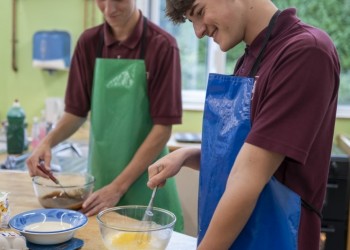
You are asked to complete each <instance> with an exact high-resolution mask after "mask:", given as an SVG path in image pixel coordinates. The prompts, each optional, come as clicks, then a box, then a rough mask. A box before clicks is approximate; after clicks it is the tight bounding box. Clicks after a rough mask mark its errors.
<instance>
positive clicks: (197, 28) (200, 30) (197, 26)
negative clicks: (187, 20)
mask: <svg viewBox="0 0 350 250" xmlns="http://www.w3.org/2000/svg"><path fill="white" fill-rule="evenodd" d="M193 29H194V32H195V33H196V36H197V37H198V38H203V37H204V36H205V35H206V26H205V25H204V24H203V23H201V22H193Z"/></svg>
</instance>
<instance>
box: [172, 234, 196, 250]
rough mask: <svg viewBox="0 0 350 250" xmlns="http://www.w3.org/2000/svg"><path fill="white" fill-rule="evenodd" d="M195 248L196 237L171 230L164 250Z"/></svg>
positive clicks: (191, 249)
mask: <svg viewBox="0 0 350 250" xmlns="http://www.w3.org/2000/svg"><path fill="white" fill-rule="evenodd" d="M195 249H197V239H196V238H194V237H192V236H188V235H185V234H181V233H178V232H173V235H172V236H171V239H170V242H169V245H168V247H167V248H166V250H195Z"/></svg>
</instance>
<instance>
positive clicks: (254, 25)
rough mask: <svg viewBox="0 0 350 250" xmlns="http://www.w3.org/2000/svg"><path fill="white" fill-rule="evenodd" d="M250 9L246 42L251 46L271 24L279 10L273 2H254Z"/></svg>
mask: <svg viewBox="0 0 350 250" xmlns="http://www.w3.org/2000/svg"><path fill="white" fill-rule="evenodd" d="M252 2H253V4H252V6H251V7H250V9H249V14H248V25H247V30H246V35H245V38H244V42H245V43H246V44H248V45H250V44H251V43H252V42H253V41H254V39H255V38H256V37H257V36H258V35H259V33H260V32H261V31H263V30H264V29H265V28H266V27H267V26H268V25H269V23H270V20H271V18H272V16H273V15H274V14H275V12H276V11H277V10H278V9H277V7H276V6H275V5H274V4H273V3H272V2H271V1H252Z"/></svg>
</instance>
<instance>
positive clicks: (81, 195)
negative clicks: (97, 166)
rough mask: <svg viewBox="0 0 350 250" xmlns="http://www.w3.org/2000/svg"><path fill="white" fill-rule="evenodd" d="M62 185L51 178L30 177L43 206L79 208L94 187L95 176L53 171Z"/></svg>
mask: <svg viewBox="0 0 350 250" xmlns="http://www.w3.org/2000/svg"><path fill="white" fill-rule="evenodd" d="M54 176H55V177H56V178H57V180H58V181H59V182H60V184H61V185H62V186H63V188H62V187H61V186H60V185H58V184H55V183H54V182H53V181H52V180H51V179H46V178H43V177H40V176H35V177H33V179H32V183H33V187H34V192H35V195H36V197H37V198H38V200H39V202H40V204H41V205H42V206H43V207H45V208H66V209H72V210H79V209H80V208H81V206H82V204H83V202H84V201H85V200H86V199H87V197H88V196H89V195H90V194H91V193H92V191H93V189H94V183H95V178H94V177H93V176H92V175H90V174H88V173H57V174H56V173H55V174H54Z"/></svg>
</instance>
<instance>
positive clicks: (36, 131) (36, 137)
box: [31, 116, 40, 149]
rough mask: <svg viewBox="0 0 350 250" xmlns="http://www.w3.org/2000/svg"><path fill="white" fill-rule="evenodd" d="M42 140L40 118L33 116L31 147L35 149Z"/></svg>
mask: <svg viewBox="0 0 350 250" xmlns="http://www.w3.org/2000/svg"><path fill="white" fill-rule="evenodd" d="M39 142H40V127H39V119H38V117H36V116H35V117H34V118H33V125H32V144H31V148H32V149H35V148H36V147H37V146H38V144H39Z"/></svg>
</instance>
